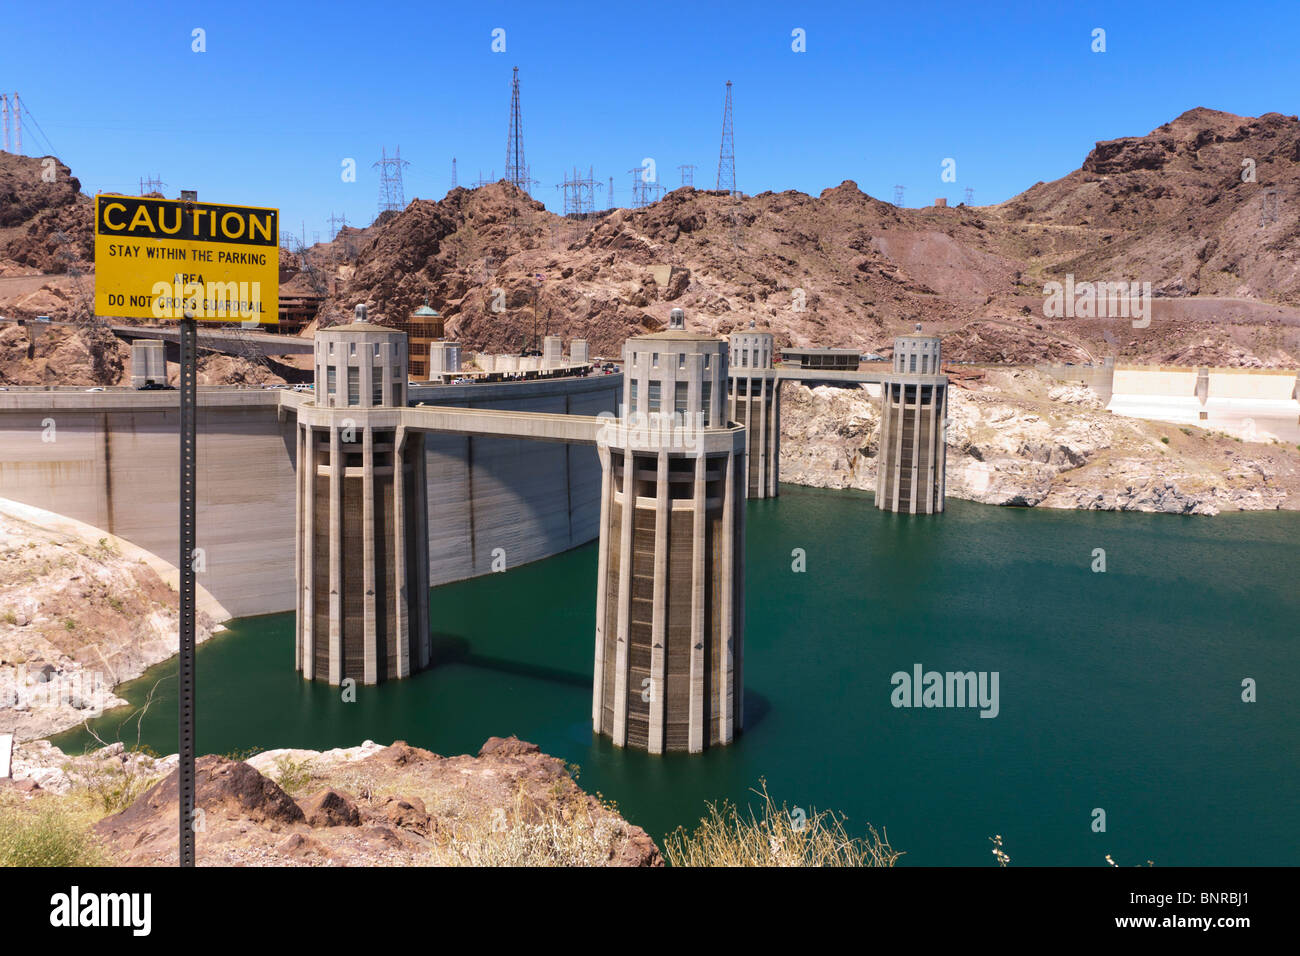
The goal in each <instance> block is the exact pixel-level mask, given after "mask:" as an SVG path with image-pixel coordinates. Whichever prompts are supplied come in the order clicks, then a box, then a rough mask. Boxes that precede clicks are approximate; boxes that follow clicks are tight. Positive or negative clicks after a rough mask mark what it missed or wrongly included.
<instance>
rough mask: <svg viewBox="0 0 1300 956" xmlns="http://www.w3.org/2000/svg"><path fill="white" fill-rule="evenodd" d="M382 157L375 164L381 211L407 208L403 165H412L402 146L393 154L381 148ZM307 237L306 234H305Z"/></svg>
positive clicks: (398, 210) (399, 210)
mask: <svg viewBox="0 0 1300 956" xmlns="http://www.w3.org/2000/svg"><path fill="white" fill-rule="evenodd" d="M379 155H380V159H379V161H378V162H376V163H375V164H374V165H375V166H378V167H379V211H380V212H381V213H384V212H388V211H389V210H390V209H391V210H396V211H397V212H401V211H402V210H403V209H405V208H406V195H405V192H404V191H403V188H402V167H403V166H410V165H411V164H410V163H408V162H407V161H406V160H404V159H402V147H400V146H399V147H397V152H396V153H394V154H393V155H392V156H389V155H388V152H387V151H386V150H380V154H379ZM303 238H304V239H306V238H307V237H306V235H304V236H303Z"/></svg>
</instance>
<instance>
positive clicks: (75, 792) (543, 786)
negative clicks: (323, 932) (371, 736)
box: [11, 737, 663, 866]
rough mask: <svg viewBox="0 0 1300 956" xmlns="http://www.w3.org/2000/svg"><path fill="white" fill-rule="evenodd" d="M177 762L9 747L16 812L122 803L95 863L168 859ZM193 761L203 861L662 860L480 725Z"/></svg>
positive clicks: (545, 767) (525, 748) (107, 822)
mask: <svg viewBox="0 0 1300 956" xmlns="http://www.w3.org/2000/svg"><path fill="white" fill-rule="evenodd" d="M175 766H176V756H175V755H174V754H173V755H172V756H171V757H168V758H164V759H161V760H157V759H154V758H150V757H147V756H144V755H142V754H137V753H130V752H127V751H125V750H123V748H122V746H121V744H116V745H113V746H110V747H106V748H103V749H101V750H99V751H95V752H93V753H91V754H89V755H86V756H83V757H75V758H73V757H69V756H68V755H66V754H63V753H62V752H60V751H59V750H58V749H57V748H55V747H52V746H51V745H50V744H48V743H45V742H43V741H41V742H37V743H33V744H26V745H24V746H22V747H20V748H19V749H18V751H17V752H16V754H15V757H14V775H15V784H16V789H17V790H18V791H19V792H20V793H22V794H25V795H26V801H27V806H26V807H23V806H19V807H18V808H17V812H23V811H24V810H27V811H28V812H36V811H38V810H39V809H40V803H41V801H51V802H53V803H58V802H60V801H63V802H70V801H75V800H86V799H90V800H92V801H96V802H98V803H99V805H100V806H101V807H102V806H104V805H105V804H108V805H109V808H111V809H117V807H116V804H118V803H119V802H125V803H126V804H127V805H126V806H125V807H123V808H121V809H120V810H118V812H114V813H112V814H111V815H108V816H104V817H103V819H101V820H99V822H98V823H96V824H95V825H94V827H93V835H94V840H95V843H96V845H97V848H98V849H99V850H101V851H102V852H103V853H104V855H105V859H104V862H106V863H109V864H112V865H119V866H175V865H176V863H177V847H176V818H177V813H178V796H177V774H176V770H175ZM196 770H197V774H196V776H197V785H196V793H195V805H196V807H197V809H198V810H199V811H201V813H200V816H199V818H198V819H199V824H198V827H197V832H196V837H195V845H196V852H197V855H198V860H199V863H200V865H202V866H493V865H496V866H662V865H663V860H662V858H661V857H660V854H659V849H658V848H657V847H656V846H655V844H654V841H653V840H651V839H650V837H649V836H648V835H647V834H646V832H645V831H644V830H642V829H641V828H640V827H637V826H633V825H632V824H630V823H628V822H627V821H626V820H624V819H623V818H622V817H621V816H619V814H618V813H617V812H616V811H615V810H613V809H611V808H610V807H608V806H607V805H606V804H605V803H604V802H602V801H601V800H600V799H599V798H597V797H594V796H591V795H590V794H587V793H585V792H583V790H582V789H581V788H580V787H579V786H578V785H577V784H576V783H575V782H574V778H573V775H572V774H571V773H570V768H569V767H567V766H566V765H565V764H564V762H563V761H561V760H558V759H556V758H555V757H549V756H547V755H546V754H543V753H542V752H541V751H540V750H539V749H538V747H537V746H536V745H535V744H530V743H526V742H524V741H521V740H519V739H517V738H515V737H507V738H501V737H491V738H489V739H488V741H487V742H486V743H485V744H484V745H483V747H482V748H481V749H480V750H479V752H478V755H477V756H468V755H462V756H455V757H441V756H439V755H437V754H435V753H431V752H430V751H428V750H421V749H420V748H418V747H411V746H408V745H407V744H405V743H403V742H401V741H398V742H397V743H394V744H393V745H392V746H390V747H383V746H380V745H378V744H375V743H372V742H370V741H366V742H365V743H364V744H362V745H361V746H359V747H352V748H348V749H342V750H330V751H325V752H323V753H321V752H317V751H310V750H277V751H270V752H266V753H260V754H257V755H256V756H254V757H249V758H248V759H247V760H238V759H232V758H229V757H220V756H206V757H201V758H199V760H198V761H197V767H196ZM154 781H156V782H154ZM146 787H147V789H146ZM123 794H125V796H122V795H123ZM11 812H12V811H11ZM102 813H103V810H101V811H100V815H102Z"/></svg>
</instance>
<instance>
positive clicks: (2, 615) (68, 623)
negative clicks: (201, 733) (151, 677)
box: [0, 505, 214, 740]
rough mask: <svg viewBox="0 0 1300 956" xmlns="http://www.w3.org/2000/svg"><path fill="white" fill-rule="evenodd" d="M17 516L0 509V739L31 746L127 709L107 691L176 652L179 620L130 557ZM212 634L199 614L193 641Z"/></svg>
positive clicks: (123, 549)
mask: <svg viewBox="0 0 1300 956" xmlns="http://www.w3.org/2000/svg"><path fill="white" fill-rule="evenodd" d="M22 510H23V509H21V507H20V506H19V507H13V506H12V505H6V507H5V509H4V510H0V732H4V733H13V734H14V735H15V737H16V739H18V740H30V739H33V738H36V737H42V736H46V735H48V734H53V733H57V732H59V731H61V730H67V729H68V728H69V727H75V726H77V725H78V724H80V723H81V722H82V720H84V719H85V718H86V717H93V716H98V714H99V713H101V712H102V711H103V710H106V709H108V708H111V707H117V706H120V705H122V704H125V703H126V701H124V700H122V699H121V698H119V697H117V696H116V695H115V694H114V693H113V688H114V687H116V686H117V685H118V684H120V683H122V682H124V681H128V680H132V679H133V678H136V677H139V676H140V675H141V674H143V673H144V671H145V669H146V668H148V667H151V666H152V665H154V664H157V663H159V662H160V661H164V660H166V659H167V658H169V657H171V656H172V655H174V654H175V653H176V651H177V641H178V637H177V633H178V632H177V623H176V622H177V619H178V618H177V595H176V591H175V590H174V589H173V588H172V587H171V586H169V584H167V583H166V582H164V581H163V580H162V578H161V577H160V576H159V574H158V572H157V570H155V568H154V567H152V566H150V565H149V564H147V563H144V562H142V561H141V560H140V557H139V552H138V551H137V550H136V549H134V548H132V547H131V546H130V545H128V544H126V543H125V542H123V541H121V540H120V539H117V538H113V537H102V538H96V537H92V536H88V535H87V534H82V533H78V530H77V529H78V527H80V528H87V526H84V525H82V526H77V525H76V523H74V522H61V523H59V524H58V526H54V525H51V523H50V522H49V521H48V520H45V519H38V518H36V517H31V518H26V519H25V518H23V517H22V516H21V515H20V512H21V511H22ZM87 530H88V531H90V532H93V529H87ZM213 627H214V622H213V621H212V619H211V618H210V617H209V616H208V615H207V613H205V612H204V613H200V614H199V615H198V631H199V634H198V637H199V640H205V639H206V638H207V637H208V636H209V635H210V634H211V633H212V630H213Z"/></svg>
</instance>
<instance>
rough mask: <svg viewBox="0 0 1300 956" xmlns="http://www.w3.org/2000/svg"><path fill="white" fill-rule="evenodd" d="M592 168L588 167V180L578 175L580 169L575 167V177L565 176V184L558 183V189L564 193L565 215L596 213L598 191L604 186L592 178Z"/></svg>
mask: <svg viewBox="0 0 1300 956" xmlns="http://www.w3.org/2000/svg"><path fill="white" fill-rule="evenodd" d="M591 173H592V171H591V167H590V166H588V167H587V178H586V179H583V178H581V177H580V176H579V175H578V167H577V166H575V167H573V175H572V176H567V175H566V176H565V177H564V182H562V183H558V184H557V185H556V187H555V188H556V189H559V190H563V192H564V214H565V215H566V216H570V215H579V216H583V215H588V214H590V213H593V212H595V211H596V190H597V189H600V188H601V187H602V186H603V185H604V184H603V183H599V184H598V183H597V182H596V180H595V179H594V178H593V177H592V174H591Z"/></svg>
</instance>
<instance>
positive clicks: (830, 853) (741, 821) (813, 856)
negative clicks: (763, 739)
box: [665, 780, 902, 866]
mask: <svg viewBox="0 0 1300 956" xmlns="http://www.w3.org/2000/svg"><path fill="white" fill-rule="evenodd" d="M753 792H754V793H755V794H757V795H758V797H759V812H758V813H755V812H754V808H753V807H749V808H748V809H747V811H746V812H745V813H741V811H740V810H739V809H738V808H737V807H736V806H735V805H734V804H732V803H730V802H727V801H724V802H723V803H722V804H721V805H719V804H715V803H710V804H708V808H709V812H708V815H707V816H705V817H702V818H701V819H700V823H699V826H697V827H696V828H695V830H694V831H692V832H689V833H688V832H687V831H686V829H685V828H684V827H678V828H677V829H676V831H674V832H673V833H672V834H671V835H669V837H668V840H667V841H666V844H665V855H666V856H667V858H668V862H669V863H670V864H672V865H673V866H893V865H894V863H895V862H897V860H898V858H899V857H900V856H902V853H900V852H899V851H897V850H895V849H894V848H893V847H891V846H890V845H889V838H888V836H887V835H886V834H884V833H883V832H877V831H876V828H875V827H873V826H871V825H870V824H868V825H867V833H868V836H867V837H865V838H862V837H851V836H849V834H848V832H847V831H846V830H845V829H844V817H843V816H840V815H837V814H835V813H833V812H830V811H825V810H822V811H818V810H815V809H814V810H812V811H811V812H809V813H807V814H804V813H802V811H797V810H796V812H794V813H792V812H791V811H790V810H789V808H788V807H787V806H786V805H785V804H784V803H783V804H781V805H780V806H779V807H778V806H777V805H776V802H775V801H774V800H773V799H772V797H771V796H770V795H769V794H768V792H767V781H765V780H760V781H759V789H758V790H755V791H753Z"/></svg>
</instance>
